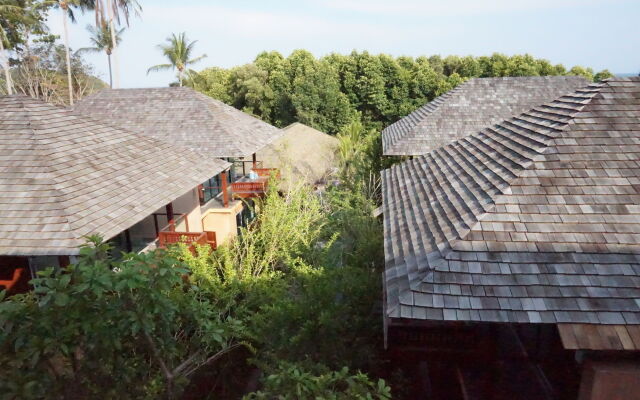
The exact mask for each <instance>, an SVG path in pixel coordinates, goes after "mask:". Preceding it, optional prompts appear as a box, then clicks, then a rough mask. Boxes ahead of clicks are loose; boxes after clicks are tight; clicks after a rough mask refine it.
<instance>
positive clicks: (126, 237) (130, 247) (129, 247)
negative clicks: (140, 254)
mask: <svg viewBox="0 0 640 400" xmlns="http://www.w3.org/2000/svg"><path fill="white" fill-rule="evenodd" d="M124 245H125V248H126V249H127V251H128V252H129V253H131V252H132V251H133V245H132V244H131V233H129V229H125V230H124Z"/></svg>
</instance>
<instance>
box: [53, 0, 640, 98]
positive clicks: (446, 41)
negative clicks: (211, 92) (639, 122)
mask: <svg viewBox="0 0 640 400" xmlns="http://www.w3.org/2000/svg"><path fill="white" fill-rule="evenodd" d="M138 1H139V3H140V4H141V5H142V7H143V11H142V15H141V17H140V18H133V19H132V20H131V27H130V28H128V29H127V30H126V31H125V33H124V36H123V42H122V44H121V47H120V71H121V75H122V82H121V86H122V87H153V86H166V85H168V84H169V83H170V82H171V81H172V80H173V79H174V78H173V77H174V74H173V73H171V72H164V73H152V74H150V75H148V76H147V74H146V70H147V69H148V67H150V66H152V65H154V64H160V63H165V60H163V57H162V55H161V53H160V51H159V50H158V49H157V47H156V45H157V44H159V43H161V42H163V41H164V39H165V38H166V37H167V36H168V35H169V34H171V33H172V32H176V33H178V32H186V33H187V36H188V37H189V38H190V39H192V40H198V43H197V45H196V51H195V55H200V54H205V53H206V54H207V55H208V57H207V58H206V59H205V60H203V61H202V62H201V63H200V64H198V65H197V66H196V68H195V69H196V70H200V69H202V68H205V67H209V66H221V67H231V66H234V65H239V64H244V63H247V62H250V61H252V60H253V58H254V57H255V56H256V54H258V53H259V52H261V51H263V50H278V51H280V52H281V53H282V54H284V55H285V56H286V55H288V54H289V53H290V52H291V51H292V50H294V49H307V50H309V51H311V52H312V53H314V54H315V55H316V56H322V55H325V54H327V53H331V52H340V53H349V52H351V51H352V50H368V51H369V52H372V53H388V54H392V55H395V56H399V55H409V56H420V55H432V54H441V55H443V56H444V55H450V54H456V55H468V54H471V55H475V56H479V55H487V54H491V53H493V52H501V53H506V54H516V53H530V54H532V55H534V56H536V57H542V58H546V59H549V60H550V61H551V62H552V63H562V64H564V65H565V66H567V67H571V66H573V65H583V66H586V67H592V68H594V69H595V70H600V69H603V68H608V69H609V70H611V71H612V72H614V73H638V72H640V22H639V21H640V0H392V1H389V0H269V1H265V0H234V1H230V0H228V1H225V2H223V1H218V0H177V1H176V0H138ZM90 23H93V15H85V16H83V17H80V18H78V23H77V24H75V25H72V26H71V27H70V35H71V46H72V47H73V48H74V49H77V48H80V47H86V46H88V45H89V41H88V32H87V31H86V25H87V24H90ZM49 25H50V27H51V29H52V31H53V33H56V34H61V33H62V29H61V27H62V22H61V17H60V14H59V12H58V11H57V10H53V11H52V12H51V15H50V17H49ZM87 58H88V59H89V61H90V62H91V63H92V64H93V65H94V67H95V68H96V71H97V72H98V74H99V75H100V77H101V78H102V79H104V80H108V75H107V61H106V56H104V55H90V56H87Z"/></svg>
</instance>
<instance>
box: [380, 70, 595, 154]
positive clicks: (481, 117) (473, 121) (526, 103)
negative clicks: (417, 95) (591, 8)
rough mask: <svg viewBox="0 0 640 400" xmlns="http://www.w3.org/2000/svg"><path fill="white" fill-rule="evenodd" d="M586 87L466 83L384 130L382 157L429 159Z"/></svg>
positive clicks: (558, 81)
mask: <svg viewBox="0 0 640 400" xmlns="http://www.w3.org/2000/svg"><path fill="white" fill-rule="evenodd" d="M587 84H588V82H587V80H586V79H584V78H582V77H577V76H530V77H505V78H473V79H470V80H468V81H466V82H464V83H462V84H460V85H459V86H458V87H456V88H454V89H453V90H450V91H449V92H447V93H445V94H443V95H442V96H440V97H437V98H435V99H434V100H433V101H431V102H429V103H427V104H426V105H424V106H422V107H420V108H419V109H417V110H416V111H414V112H412V113H411V114H409V115H407V116H406V117H404V118H402V119H400V120H399V121H397V122H395V123H394V124H392V125H389V126H388V127H387V128H386V129H384V130H383V131H382V148H383V153H384V155H388V156H394V155H395V156H416V155H423V154H427V153H428V152H430V151H431V150H434V149H436V148H438V147H440V146H443V145H445V144H448V143H451V142H453V141H454V140H457V139H459V138H462V137H465V136H468V135H470V134H472V133H475V132H477V131H479V130H480V129H482V128H484V127H486V126H490V125H493V124H495V123H498V122H500V121H502V120H505V119H507V118H509V117H513V116H515V115H518V114H521V113H523V112H525V111H527V110H529V109H530V108H532V107H535V106H537V105H540V104H543V103H546V102H549V101H552V100H553V99H555V98H557V97H559V96H561V95H563V94H565V93H568V92H570V91H572V90H576V89H578V88H580V87H583V86H586V85H587Z"/></svg>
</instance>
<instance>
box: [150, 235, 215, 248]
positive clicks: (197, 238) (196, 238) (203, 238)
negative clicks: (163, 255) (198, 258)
mask: <svg viewBox="0 0 640 400" xmlns="http://www.w3.org/2000/svg"><path fill="white" fill-rule="evenodd" d="M176 243H185V244H188V245H190V246H191V247H193V245H195V244H196V243H197V244H201V245H206V244H208V245H209V246H210V247H211V250H215V249H216V248H217V247H218V243H217V241H216V233H215V232H172V231H160V232H159V234H158V245H159V246H160V247H163V248H165V247H167V246H168V245H171V244H176Z"/></svg>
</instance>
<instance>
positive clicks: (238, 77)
mask: <svg viewBox="0 0 640 400" xmlns="http://www.w3.org/2000/svg"><path fill="white" fill-rule="evenodd" d="M545 75H581V76H584V77H586V78H587V79H590V80H594V79H595V80H601V79H605V78H606V77H609V76H610V75H611V74H610V73H609V72H608V71H606V70H604V71H601V72H599V73H597V74H595V73H594V72H593V70H591V69H589V68H583V67H580V66H576V67H573V68H571V69H570V70H567V69H566V68H565V67H564V66H563V65H560V64H558V65H553V64H551V63H550V62H549V61H548V60H545V59H538V58H535V57H533V56H531V55H529V54H522V55H514V56H507V55H504V54H500V53H495V54H492V55H490V56H482V57H472V56H465V57H459V56H447V57H444V58H443V57H441V56H438V55H434V56H430V57H417V58H413V57H407V56H401V57H392V56H389V55H386V54H378V55H374V54H370V53H368V52H366V51H364V52H356V51H354V52H352V53H350V54H348V55H343V54H337V53H332V54H329V55H326V56H324V57H321V58H316V57H314V56H313V54H311V53H310V52H308V51H306V50H295V51H294V52H292V53H291V54H290V55H289V56H288V57H284V56H283V55H282V54H280V53H278V52H276V51H271V52H262V53H260V54H258V56H257V57H256V58H255V60H254V61H253V62H252V63H250V64H247V65H243V66H239V67H234V68H231V69H220V68H209V69H205V70H204V71H202V72H201V73H200V74H199V75H198V76H196V77H192V79H190V80H189V82H188V84H189V85H191V86H193V87H195V88H196V89H198V90H200V91H202V92H204V93H206V94H208V95H210V96H213V97H215V98H217V99H220V100H222V101H224V102H226V103H228V104H232V105H233V106H235V107H237V108H239V109H242V110H245V111H247V112H250V113H252V114H254V115H256V116H258V117H260V118H262V119H263V120H265V121H267V122H269V123H272V124H274V125H276V126H280V127H283V126H286V125H288V124H290V123H292V122H295V121H299V122H302V123H305V124H308V125H311V126H312V127H314V128H317V129H319V130H321V131H325V132H328V133H332V134H335V133H337V132H338V131H339V130H340V128H341V127H342V126H344V125H346V124H348V123H350V122H351V121H353V120H355V119H357V117H356V115H358V114H357V113H359V115H360V117H361V120H362V122H363V123H364V124H365V125H366V126H367V127H368V128H376V129H381V128H383V127H385V126H387V125H389V124H391V123H393V122H395V121H397V120H398V119H400V118H402V117H404V116H405V115H407V114H409V113H410V112H412V111H413V110H415V109H416V108H418V107H420V106H422V105H424V104H425V103H426V102H428V101H431V100H433V99H434V98H435V97H436V96H439V95H441V94H443V93H445V92H446V91H448V90H451V89H452V88H454V87H456V86H457V85H459V84H460V83H462V82H464V81H465V80H467V79H469V78H473V77H501V76H545Z"/></svg>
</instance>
